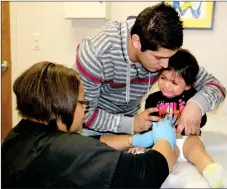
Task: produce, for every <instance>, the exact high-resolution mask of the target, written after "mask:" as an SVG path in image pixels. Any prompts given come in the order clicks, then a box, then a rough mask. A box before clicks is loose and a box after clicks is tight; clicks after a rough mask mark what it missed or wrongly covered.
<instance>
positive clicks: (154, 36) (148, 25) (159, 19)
mask: <svg viewBox="0 0 227 189" xmlns="http://www.w3.org/2000/svg"><path fill="white" fill-rule="evenodd" d="M133 34H137V35H138V36H139V38H140V42H141V46H142V47H141V51H145V50H152V51H156V50H158V49H159V48H161V47H162V48H166V49H170V50H176V49H178V48H180V47H181V46H182V44H183V24H182V21H181V20H180V16H179V14H178V12H177V11H176V10H175V9H174V8H173V7H172V6H171V5H167V4H165V3H163V2H162V3H159V4H157V5H155V6H152V7H148V8H146V9H144V10H143V11H142V12H141V13H140V14H139V15H138V17H137V18H136V21H135V24H134V25H133V27H132V29H131V35H133Z"/></svg>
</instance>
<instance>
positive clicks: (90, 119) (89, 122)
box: [73, 39, 122, 133]
mask: <svg viewBox="0 0 227 189" xmlns="http://www.w3.org/2000/svg"><path fill="white" fill-rule="evenodd" d="M73 69H74V70H76V71H78V72H79V73H80V77H81V80H82V82H83V85H84V91H85V99H87V100H88V101H89V107H88V111H87V113H86V119H85V126H86V127H88V128H91V129H94V130H96V131H101V132H106V131H111V132H116V133H118V132H119V130H120V128H119V127H120V121H121V118H122V115H115V114H110V113H108V112H107V111H105V110H103V109H99V108H97V106H98V100H99V96H100V88H101V85H102V82H103V80H104V75H103V71H102V70H103V67H102V65H101V60H100V59H99V55H98V52H97V50H96V49H95V47H94V46H93V45H92V43H91V41H90V40H89V39H84V40H83V41H82V43H81V44H80V45H79V46H78V48H77V55H76V62H75V64H74V65H73Z"/></svg>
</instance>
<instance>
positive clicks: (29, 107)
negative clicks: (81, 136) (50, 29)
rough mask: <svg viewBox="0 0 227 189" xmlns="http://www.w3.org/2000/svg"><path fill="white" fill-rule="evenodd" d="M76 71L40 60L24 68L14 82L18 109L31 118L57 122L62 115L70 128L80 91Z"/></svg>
mask: <svg viewBox="0 0 227 189" xmlns="http://www.w3.org/2000/svg"><path fill="white" fill-rule="evenodd" d="M79 83H80V81H79V79H78V75H77V73H76V72H75V71H73V70H72V69H70V68H67V67H65V66H63V65H60V64H54V63H51V62H39V63H36V64H34V65H33V66H31V67H30V68H29V69H27V70H26V71H24V72H23V73H22V74H21V75H20V76H19V77H18V78H17V79H16V80H15V82H14V84H13V91H14V93H15V94H16V100H17V110H18V111H19V114H20V115H21V116H22V117H24V118H28V119H35V120H38V121H42V122H47V123H48V124H50V125H55V126H56V120H57V119H59V118H61V120H62V123H64V124H66V126H67V129H68V130H69V128H70V127H71V125H72V122H73V116H74V111H75V108H76V105H77V99H78V93H79Z"/></svg>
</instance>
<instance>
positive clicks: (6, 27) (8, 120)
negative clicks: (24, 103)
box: [1, 2, 12, 140]
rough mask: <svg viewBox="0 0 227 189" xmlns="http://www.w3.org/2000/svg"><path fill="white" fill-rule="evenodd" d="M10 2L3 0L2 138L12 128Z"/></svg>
mask: <svg viewBox="0 0 227 189" xmlns="http://www.w3.org/2000/svg"><path fill="white" fill-rule="evenodd" d="M9 6H10V3H9V2H1V34H2V44H1V53H2V59H1V92H2V93H1V96H2V98H1V106H2V109H1V127H2V128H1V132H2V135H1V137H2V140H4V138H5V137H6V135H7V134H8V132H9V130H10V129H11V128H12V84H11V66H12V64H11V54H10V49H11V48H10V13H9Z"/></svg>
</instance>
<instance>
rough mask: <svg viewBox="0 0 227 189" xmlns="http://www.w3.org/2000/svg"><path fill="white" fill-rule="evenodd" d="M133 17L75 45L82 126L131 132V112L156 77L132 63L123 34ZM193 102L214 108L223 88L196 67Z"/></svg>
mask: <svg viewBox="0 0 227 189" xmlns="http://www.w3.org/2000/svg"><path fill="white" fill-rule="evenodd" d="M134 22H135V19H134V18H133V19H132V18H131V19H127V20H126V21H125V22H117V21H109V22H107V23H106V24H105V25H104V26H103V27H102V28H101V29H99V30H96V31H95V32H94V33H93V34H92V35H91V36H88V37H85V38H84V39H83V40H82V42H81V43H80V44H79V45H78V47H77V53H76V61H75V64H74V65H73V68H74V70H76V71H77V72H79V73H80V76H81V80H82V82H83V85H84V91H85V99H87V100H88V101H89V108H88V112H87V114H86V119H85V127H87V128H90V129H93V130H96V131H99V132H107V131H110V132H115V133H129V134H131V133H132V132H133V120H134V117H133V116H134V115H135V114H136V112H137V111H138V109H139V107H140V101H141V98H142V97H143V96H144V94H145V93H146V92H147V91H148V90H149V88H150V87H151V86H152V85H153V84H154V83H155V81H156V80H157V79H158V76H159V75H158V73H149V72H148V71H147V70H146V69H145V68H143V66H142V65H141V64H140V63H132V62H131V61H130V59H129V56H128V52H127V37H128V33H129V32H130V29H131V27H132V25H133V24H134ZM195 88H196V89H197V90H198V91H199V92H198V93H197V94H196V95H195V96H194V97H192V98H191V99H190V100H192V101H195V102H196V103H197V104H198V105H199V106H200V108H201V111H202V113H203V114H205V113H206V112H207V111H210V110H212V109H214V108H215V107H217V106H218V105H219V103H220V102H221V101H222V100H223V99H224V98H225V94H226V91H225V89H224V87H223V86H222V85H221V84H220V83H219V81H218V80H217V79H216V78H215V77H214V76H212V75H211V74H208V73H207V72H206V71H205V69H204V68H202V67H200V71H199V74H198V77H197V81H196V85H195Z"/></svg>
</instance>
